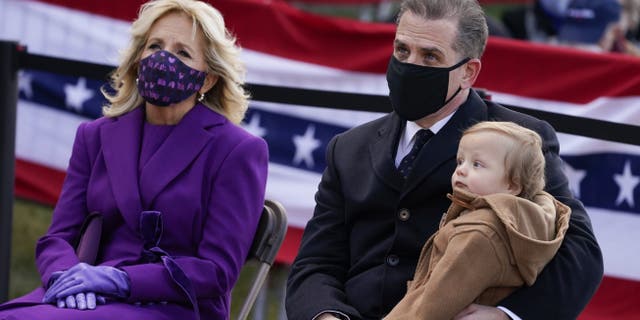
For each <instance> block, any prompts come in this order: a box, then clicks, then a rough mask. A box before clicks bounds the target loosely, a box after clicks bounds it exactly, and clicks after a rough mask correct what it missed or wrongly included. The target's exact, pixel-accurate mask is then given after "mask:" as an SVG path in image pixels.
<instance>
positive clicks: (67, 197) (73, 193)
mask: <svg viewBox="0 0 640 320" xmlns="http://www.w3.org/2000/svg"><path fill="white" fill-rule="evenodd" d="M87 131H88V130H87V129H86V123H82V124H80V126H79V127H78V129H77V131H76V137H75V139H74V143H73V149H72V152H71V158H70V159H69V165H68V167H67V173H66V176H65V180H64V183H63V185H62V191H61V193H60V197H59V199H58V203H57V204H56V207H55V209H54V210H53V217H52V220H51V225H50V226H49V229H48V230H47V233H46V234H45V235H44V236H42V237H41V238H40V239H39V240H38V242H37V244H36V265H37V267H38V271H39V272H40V275H41V280H42V284H43V286H45V288H46V287H47V285H48V283H49V279H50V278H51V274H52V273H53V272H56V271H61V270H66V269H69V268H71V267H73V266H74V265H76V264H77V263H78V262H79V260H78V257H77V255H76V254H75V249H74V242H75V241H76V240H77V238H78V235H79V232H80V228H81V226H82V222H83V221H84V219H85V217H86V215H87V205H86V192H87V185H88V182H89V175H90V173H91V160H90V157H89V153H88V149H87V145H86V134H87Z"/></svg>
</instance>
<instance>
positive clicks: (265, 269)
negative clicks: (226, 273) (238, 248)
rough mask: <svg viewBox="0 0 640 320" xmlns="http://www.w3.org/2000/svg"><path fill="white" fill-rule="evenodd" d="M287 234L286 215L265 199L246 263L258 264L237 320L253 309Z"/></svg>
mask: <svg viewBox="0 0 640 320" xmlns="http://www.w3.org/2000/svg"><path fill="white" fill-rule="evenodd" d="M286 233H287V214H286V211H285V209H284V207H283V206H282V204H280V203H279V202H277V201H274V200H269V199H266V200H265V201H264V207H263V209H262V214H261V216H260V223H259V224H258V229H257V230H256V234H255V236H254V238H253V244H252V245H251V249H250V250H249V256H248V257H247V261H251V260H257V261H258V262H259V263H260V266H259V268H258V271H257V272H256V275H255V276H254V281H253V282H252V285H251V288H250V290H249V294H248V295H247V298H246V300H245V301H244V303H243V304H242V309H241V310H240V314H239V315H238V318H237V319H238V320H245V319H246V318H247V317H248V316H249V312H251V309H252V308H253V304H254V303H255V301H256V298H257V296H258V293H259V292H260V289H262V285H263V284H264V282H265V280H266V279H267V275H268V274H269V270H270V269H271V266H272V265H273V262H274V261H275V259H276V255H277V254H278V250H280V246H281V245H282V242H283V241H284V237H285V235H286Z"/></svg>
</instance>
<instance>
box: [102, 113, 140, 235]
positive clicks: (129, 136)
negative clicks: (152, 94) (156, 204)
mask: <svg viewBox="0 0 640 320" xmlns="http://www.w3.org/2000/svg"><path fill="white" fill-rule="evenodd" d="M143 116H144V112H143V111H142V108H141V107H139V108H137V109H135V110H133V111H131V112H129V113H127V114H125V115H123V116H120V117H118V118H117V119H114V121H113V122H111V123H107V124H105V125H104V126H102V127H101V128H100V139H101V141H102V146H103V148H102V153H103V155H104V162H105V166H106V168H107V175H108V176H109V182H111V189H112V190H113V196H114V197H115V200H116V204H117V205H118V208H119V209H120V213H121V214H122V216H123V217H124V220H125V221H126V222H127V224H128V225H129V226H130V227H131V228H132V229H133V230H137V229H138V215H139V214H140V212H141V211H142V204H141V202H140V193H139V192H138V190H139V188H138V169H137V168H138V158H139V155H140V139H141V136H142V121H144V119H143Z"/></svg>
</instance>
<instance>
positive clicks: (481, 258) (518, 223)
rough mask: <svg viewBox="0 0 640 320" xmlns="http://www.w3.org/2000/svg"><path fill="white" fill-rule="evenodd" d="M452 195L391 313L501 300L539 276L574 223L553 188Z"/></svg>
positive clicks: (431, 318) (434, 317) (421, 313)
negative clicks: (529, 195) (521, 193)
mask: <svg viewBox="0 0 640 320" xmlns="http://www.w3.org/2000/svg"><path fill="white" fill-rule="evenodd" d="M449 197H450V198H451V200H452V204H451V206H450V207H449V210H448V211H447V213H446V215H445V216H444V217H443V218H442V221H441V222H440V229H439V230H438V232H436V233H435V234H434V235H433V236H432V237H431V238H429V240H427V243H426V244H425V245H424V247H423V249H422V252H421V254H420V259H419V261H418V265H417V267H416V271H415V275H414V279H413V281H409V282H408V284H407V293H406V294H405V296H404V297H403V298H402V300H401V301H400V302H399V303H398V304H397V305H396V306H395V307H394V308H393V310H391V312H390V313H389V314H388V315H387V316H386V317H385V319H394V320H395V319H410V320H415V319H428V320H440V319H442V320H448V319H451V318H453V317H454V316H455V315H457V314H458V313H459V312H460V311H461V310H462V309H464V308H465V307H466V306H468V305H469V304H471V303H478V304H483V305H492V306H493V305H496V304H497V303H498V302H500V301H501V300H502V299H504V298H505V297H506V296H508V295H509V294H510V293H511V292H513V291H514V290H515V289H517V288H518V287H521V286H523V285H531V284H533V283H534V281H535V280H536V277H537V276H538V274H539V273H540V271H542V268H544V266H545V265H546V264H547V263H548V262H549V261H550V260H551V259H552V258H553V256H554V255H555V253H556V252H557V250H558V248H559V247H560V244H561V242H562V239H563V238H564V235H565V232H566V230H567V227H568V225H569V217H570V214H571V209H570V208H569V207H567V206H565V205H564V204H562V203H560V202H558V201H557V200H555V199H554V198H553V197H552V196H551V195H550V194H548V193H546V192H541V193H539V194H537V195H536V196H535V198H534V201H529V200H526V199H524V198H520V197H516V196H513V195H509V194H492V195H488V196H482V197H479V196H475V195H473V194H471V193H468V192H464V191H461V190H455V191H454V195H453V196H451V195H450V196H449Z"/></svg>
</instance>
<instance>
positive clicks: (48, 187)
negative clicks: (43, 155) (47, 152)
mask: <svg viewBox="0 0 640 320" xmlns="http://www.w3.org/2000/svg"><path fill="white" fill-rule="evenodd" d="M64 176H65V173H64V172H63V171H59V170H56V169H53V168H49V167H46V166H43V165H39V164H36V163H33V162H29V161H26V160H21V159H17V160H16V185H15V187H16V189H15V194H16V196H17V197H20V198H25V199H29V200H33V201H37V202H40V203H43V204H47V205H54V204H55V203H56V202H57V201H58V196H60V190H62V182H63V180H64Z"/></svg>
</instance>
